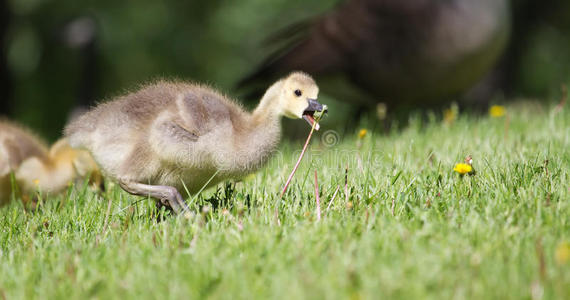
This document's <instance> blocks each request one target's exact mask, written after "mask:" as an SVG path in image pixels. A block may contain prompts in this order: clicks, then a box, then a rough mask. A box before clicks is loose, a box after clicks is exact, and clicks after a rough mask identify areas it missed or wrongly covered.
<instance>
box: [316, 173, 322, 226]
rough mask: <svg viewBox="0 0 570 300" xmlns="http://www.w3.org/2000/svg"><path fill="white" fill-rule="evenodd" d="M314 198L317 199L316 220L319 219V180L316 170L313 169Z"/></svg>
mask: <svg viewBox="0 0 570 300" xmlns="http://www.w3.org/2000/svg"><path fill="white" fill-rule="evenodd" d="M315 199H316V200H317V221H320V220H321V200H320V197H319V180H318V178H317V170H315Z"/></svg>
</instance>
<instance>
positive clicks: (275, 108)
mask: <svg viewBox="0 0 570 300" xmlns="http://www.w3.org/2000/svg"><path fill="white" fill-rule="evenodd" d="M318 92H319V88H318V86H317V85H316V83H315V82H314V80H313V79H312V78H311V77H310V76H309V75H307V74H304V73H300V72H294V73H292V74H290V75H289V76H287V77H285V78H283V79H281V80H279V81H277V82H276V83H274V84H273V85H272V86H271V87H269V88H268V89H267V91H266V92H265V94H264V96H263V97H262V99H261V101H260V103H259V105H258V106H257V108H256V109H255V110H254V111H253V112H252V113H249V112H246V111H245V110H244V109H243V108H242V107H240V106H239V105H238V104H236V102H234V101H232V100H230V99H229V98H227V97H225V96H224V95H222V94H220V93H219V92H217V91H215V90H213V89H211V88H209V87H206V86H203V85H198V84H193V83H183V82H166V81H160V82H157V83H154V84H150V85H148V86H145V87H143V88H141V89H139V90H138V91H136V92H133V93H130V94H127V95H125V96H122V97H119V98H117V99H115V100H112V101H110V102H106V103H103V104H100V105H99V106H97V107H95V108H94V109H92V110H91V111H89V112H87V113H86V114H84V115H82V116H81V117H79V118H78V119H77V120H75V121H74V122H72V123H71V124H70V125H69V126H68V127H67V128H66V130H65V133H66V136H67V137H68V138H69V141H70V144H71V145H72V146H73V147H81V148H84V149H87V150H88V151H90V152H91V154H92V155H93V157H94V158H95V161H97V163H98V164H99V166H100V167H101V170H102V171H103V173H104V174H105V176H106V177H107V176H108V177H109V178H111V179H114V180H116V181H117V182H118V183H119V185H120V186H121V187H122V188H123V189H124V190H125V191H127V192H128V193H131V194H133V195H140V196H150V197H152V198H155V199H156V200H158V201H160V203H161V204H163V205H165V206H169V207H171V208H172V209H173V211H174V212H175V213H182V212H185V211H187V210H188V207H187V206H186V204H185V202H184V200H183V198H182V196H181V195H180V193H179V191H182V190H184V189H188V191H189V192H190V193H196V192H197V191H199V190H200V188H202V187H203V186H205V185H206V183H208V181H209V183H208V184H207V186H212V185H214V184H216V183H218V182H220V181H223V180H225V179H229V178H238V177H241V176H243V175H245V174H249V173H251V172H253V171H255V170H257V169H259V168H260V167H261V166H263V165H264V164H265V163H266V162H267V161H268V159H269V158H270V156H271V154H272V152H273V151H274V149H275V148H276V146H277V144H278V142H279V139H280V136H281V123H280V119H281V117H282V116H286V117H289V118H294V119H300V118H304V119H305V120H306V121H307V122H309V124H311V125H313V123H314V122H315V120H314V118H313V114H314V113H315V112H316V111H321V110H322V109H323V106H322V105H321V104H320V103H319V102H317V96H318ZM316 125H317V124H316Z"/></svg>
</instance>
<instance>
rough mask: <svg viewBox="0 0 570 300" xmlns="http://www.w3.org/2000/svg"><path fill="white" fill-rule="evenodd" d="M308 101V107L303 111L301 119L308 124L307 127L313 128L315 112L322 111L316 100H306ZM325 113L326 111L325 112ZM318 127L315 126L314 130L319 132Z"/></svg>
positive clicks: (317, 125)
mask: <svg viewBox="0 0 570 300" xmlns="http://www.w3.org/2000/svg"><path fill="white" fill-rule="evenodd" d="M307 100H308V101H309V106H308V107H307V108H306V109H305V111H303V119H305V121H307V122H308V123H309V125H311V127H312V126H313V124H315V118H314V117H313V115H314V114H315V112H316V111H322V110H323V105H322V104H320V103H319V102H318V101H317V99H307ZM325 112H326V111H325ZM319 128H320V126H319V124H318V123H317V124H315V129H316V130H319Z"/></svg>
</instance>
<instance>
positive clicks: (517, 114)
mask: <svg viewBox="0 0 570 300" xmlns="http://www.w3.org/2000/svg"><path fill="white" fill-rule="evenodd" d="M508 114H509V121H508V125H507V122H506V120H505V118H496V119H494V118H489V117H487V116H473V115H460V116H459V119H458V120H456V121H455V122H454V123H453V124H451V125H445V124H442V123H441V122H440V121H437V120H435V119H433V118H432V119H433V120H432V121H429V122H428V123H427V124H425V123H422V122H420V121H419V119H418V118H412V119H411V120H410V124H409V126H408V127H407V128H406V129H404V130H403V131H399V132H391V133H387V134H385V133H384V134H380V133H379V132H378V131H376V132H374V131H372V130H371V128H369V129H370V131H369V132H368V135H367V136H366V137H365V138H364V139H363V140H362V141H360V142H358V141H357V137H356V133H353V132H351V133H345V134H337V135H336V136H333V135H330V134H331V133H330V132H329V133H328V134H329V135H327V136H328V138H332V137H339V138H340V140H339V141H338V143H336V144H334V145H331V140H325V138H324V137H323V136H324V135H325V133H324V131H326V129H327V128H326V126H325V125H324V126H323V128H322V129H321V131H322V133H320V134H319V135H317V136H315V137H314V140H313V142H312V145H311V147H310V150H311V151H310V153H308V155H307V156H305V159H304V160H303V163H302V165H301V167H300V168H299V170H298V172H297V173H296V175H295V177H294V179H293V182H292V184H291V186H290V188H289V191H288V192H287V194H286V195H285V197H284V199H283V200H282V201H279V200H278V199H279V193H280V190H281V188H282V185H283V183H284V182H285V179H286V178H287V175H288V173H289V172H290V170H291V168H292V167H293V164H294V162H295V160H296V158H297V155H298V151H299V150H300V149H301V146H302V142H296V143H285V144H284V145H282V147H281V148H280V152H279V153H278V155H277V156H276V157H275V159H274V160H272V162H271V163H270V164H269V165H268V166H267V167H266V168H264V169H263V170H261V171H260V172H258V173H257V174H256V175H255V176H254V178H249V179H246V180H245V181H243V182H238V183H235V184H232V185H224V184H221V185H220V186H219V187H218V190H217V191H216V190H215V189H213V190H209V191H206V192H204V193H203V194H202V195H201V196H200V197H198V198H197V199H195V200H194V201H193V202H192V203H191V207H193V208H194V209H195V210H196V211H197V212H199V213H198V216H197V217H196V219H195V220H186V219H183V218H175V217H166V218H164V220H163V221H161V222H157V221H156V219H155V218H153V217H152V215H153V214H154V205H153V204H152V203H153V202H152V201H151V200H148V199H146V200H143V201H139V202H136V201H137V198H136V197H133V196H130V195H128V194H126V193H124V192H122V191H121V190H120V189H119V188H118V187H117V186H108V189H107V191H106V192H104V193H103V194H102V195H100V196H99V195H97V194H96V193H94V192H92V191H90V190H89V189H87V188H84V187H82V186H78V187H76V188H75V189H70V190H69V192H68V193H67V195H63V196H56V197H48V198H47V199H45V201H42V203H41V204H40V205H39V208H38V209H37V210H35V211H30V210H25V209H24V208H23V206H22V204H21V203H19V202H17V201H14V202H12V203H11V204H10V205H8V206H6V207H3V208H2V209H1V210H0V215H1V221H0V223H1V224H0V226H1V231H0V247H1V248H0V261H1V263H0V295H2V296H5V297H6V298H7V299H18V298H87V297H95V298H101V299H104V298H107V297H113V298H120V297H133V298H134V297H142V298H163V297H166V298H183V299H187V298H204V297H212V298H241V299H251V298H259V299H267V298H285V299H296V298H310V299H313V298H317V299H319V298H333V299H334V298H354V299H359V298H362V299H371V298H372V299H378V298H388V297H389V298H401V299H417V298H432V299H442V298H444V299H446V298H459V299H462V298H468V299H472V298H475V299H489V298H495V299H497V298H498V299H521V298H540V297H543V298H545V299H569V298H570V263H568V262H566V263H565V264H564V263H563V262H560V261H557V260H556V259H555V250H556V248H557V245H559V244H560V243H561V242H563V241H569V240H570V205H569V204H570V202H569V200H570V197H569V194H570V192H569V189H570V186H569V183H570V173H569V166H570V153H569V149H570V112H569V109H568V107H566V109H565V111H563V112H561V113H554V112H553V109H550V108H548V107H541V106H538V105H534V104H519V105H514V106H510V107H508ZM505 126H507V127H508V129H506V128H505ZM321 138H322V139H321ZM357 144H360V146H358V145H357ZM467 154H471V155H472V156H473V159H474V168H475V170H476V171H477V174H476V175H475V176H465V177H463V178H461V177H460V176H458V174H455V173H453V171H452V169H453V167H454V164H455V163H457V162H462V161H463V158H464V157H465V156H466V155H467ZM546 161H548V163H546ZM347 165H348V195H347V194H345V192H344V178H345V167H346V166H347ZM314 170H318V176H319V184H320V190H321V209H322V211H323V217H322V219H321V220H320V221H318V220H317V215H316V209H315V207H316V206H315V196H314V179H313V176H314V173H313V172H314ZM337 185H338V186H340V191H339V192H338V194H337V196H336V198H335V199H334V202H333V203H332V205H331V208H330V209H329V210H327V205H328V203H329V201H330V200H331V198H332V194H333V192H334V191H335V189H336V187H337ZM109 199H111V200H112V202H111V204H112V206H111V214H110V216H109V217H108V222H107V226H105V224H106V223H105V220H106V211H107V206H108V203H109V202H108V200H109ZM347 201H349V202H350V204H349V203H348V202H347ZM135 202H136V203H135ZM133 203H135V204H133ZM277 207H278V211H279V215H278V218H279V223H280V225H278V222H277V221H276V218H275V210H276V208H277ZM208 208H209V209H208ZM541 265H542V267H541Z"/></svg>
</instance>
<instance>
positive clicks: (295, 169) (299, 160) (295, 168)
mask: <svg viewBox="0 0 570 300" xmlns="http://www.w3.org/2000/svg"><path fill="white" fill-rule="evenodd" d="M315 124H317V122H315V123H313V127H311V132H309V136H308V137H307V141H305V145H304V146H303V150H302V151H301V155H299V159H297V163H296V164H295V167H293V171H291V174H289V178H287V181H286V182H285V186H284V187H283V190H282V191H281V197H280V198H283V195H285V192H286V191H287V188H288V187H289V183H291V179H293V175H295V172H297V168H298V167H299V164H301V160H302V159H303V156H304V155H305V151H307V147H308V146H309V141H310V140H311V137H312V136H313V132H314V131H315Z"/></svg>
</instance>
